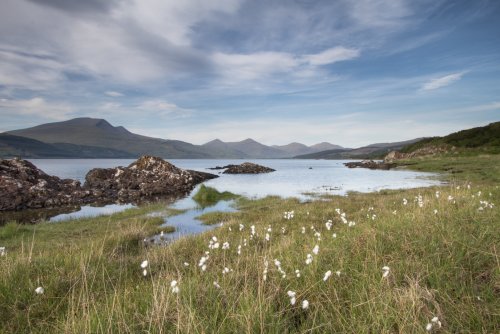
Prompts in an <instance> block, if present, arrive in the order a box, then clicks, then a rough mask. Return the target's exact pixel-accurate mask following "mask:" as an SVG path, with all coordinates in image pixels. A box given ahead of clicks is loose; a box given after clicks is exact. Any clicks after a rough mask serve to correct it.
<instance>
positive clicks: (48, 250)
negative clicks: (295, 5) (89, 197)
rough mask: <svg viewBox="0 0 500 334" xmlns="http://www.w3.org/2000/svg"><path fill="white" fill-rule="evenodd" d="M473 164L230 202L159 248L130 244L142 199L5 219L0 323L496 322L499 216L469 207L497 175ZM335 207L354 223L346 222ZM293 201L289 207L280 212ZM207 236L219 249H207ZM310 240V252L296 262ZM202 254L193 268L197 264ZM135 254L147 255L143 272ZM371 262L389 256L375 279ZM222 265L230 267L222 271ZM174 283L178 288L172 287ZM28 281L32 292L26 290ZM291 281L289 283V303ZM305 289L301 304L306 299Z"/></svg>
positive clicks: (224, 328) (86, 326)
mask: <svg viewBox="0 0 500 334" xmlns="http://www.w3.org/2000/svg"><path fill="white" fill-rule="evenodd" d="M490 161H491V160H490ZM433 163H434V162H433ZM427 164H432V163H431V162H427ZM435 164H436V165H438V163H437V162H435ZM470 164H475V162H470ZM440 166H442V164H441V165H440ZM426 168H427V167H426ZM484 168H495V167H492V166H488V165H486V164H484V167H483V169H484ZM494 170H495V169H494ZM485 173H486V174H485V175H490V176H491V178H490V179H489V180H488V181H487V182H484V180H485V179H483V182H482V183H481V182H479V181H478V182H477V183H476V182H475V183H473V184H472V185H471V186H470V189H469V188H468V183H467V182H466V179H461V180H458V179H456V180H455V181H453V180H450V182H451V183H450V184H449V185H446V186H443V187H433V188H425V189H413V190H387V191H381V192H379V193H370V194H361V193H349V194H348V196H331V197H329V198H327V199H326V200H322V201H313V202H309V203H301V202H299V201H298V200H296V199H281V198H278V197H267V198H264V199H259V200H248V199H240V200H239V201H238V203H239V209H240V211H239V212H235V213H226V214H224V215H223V216H217V215H214V216H209V217H208V218H207V217H205V218H206V219H207V220H212V221H216V220H219V219H223V221H224V225H223V226H222V227H220V228H217V229H215V230H212V231H209V232H206V233H204V234H201V235H197V236H191V237H186V238H182V239H180V240H178V241H176V242H174V243H172V244H170V245H168V246H166V247H146V246H145V245H144V244H143V243H142V242H141V241H142V239H143V238H144V237H146V236H148V235H150V234H151V233H152V232H154V231H155V230H156V229H157V228H158V224H159V223H160V221H159V220H158V219H156V218H145V217H144V214H145V213H146V212H147V209H135V210H129V211H126V212H123V213H119V214H116V215H113V216H109V217H99V218H95V219H83V220H78V221H72V222H62V223H57V224H52V223H42V224H38V225H16V224H8V225H7V226H5V227H2V228H0V246H5V247H6V249H7V254H6V256H3V257H0V266H1V268H2V271H1V272H0V332H4V333H43V332H44V333H58V332H60V333H105V332H106V333H167V332H178V333H256V332H263V333H424V332H426V331H425V326H426V324H427V323H428V322H430V320H431V319H432V318H433V317H434V316H437V317H439V319H440V321H441V322H442V328H440V329H438V328H435V329H434V332H436V333H458V332H460V333H498V332H499V331H500V325H499V324H500V314H499V313H500V311H499V310H500V302H499V300H500V298H499V297H500V259H499V256H500V254H499V252H500V249H499V248H500V234H499V232H498V231H500V214H499V211H498V208H497V207H496V206H495V207H493V208H489V207H488V208H483V209H482V210H479V207H480V206H483V207H484V204H481V203H480V200H482V201H488V203H491V202H493V203H495V204H498V203H499V199H500V190H499V189H498V183H496V181H494V180H497V177H498V175H497V174H496V172H490V171H488V172H485ZM466 174H467V175H473V176H474V177H477V179H476V180H479V179H481V178H483V177H484V176H477V175H478V172H477V171H476V172H467V173H466V172H464V173H463V175H466ZM479 174H481V173H479ZM457 187H459V188H458V189H457ZM436 191H439V192H440V196H439V198H436V195H435V193H436ZM479 191H481V195H480V196H478V192H479ZM490 193H491V195H490ZM419 195H420V196H422V199H423V206H422V207H420V206H419V204H418V201H417V200H416V199H417V198H418V196H419ZM448 196H452V197H453V200H448ZM473 196H474V197H473ZM403 198H406V199H407V200H408V204H407V205H404V204H403ZM336 209H340V211H341V212H345V214H346V218H347V220H349V221H354V222H355V223H356V225H354V226H352V227H349V226H348V224H344V223H343V222H342V219H341V216H340V215H339V214H338V213H337V212H336ZM291 210H293V211H294V217H293V218H292V219H285V218H284V215H283V213H284V212H285V211H291ZM434 210H437V214H435V213H434ZM374 215H375V217H374ZM328 220H332V223H333V226H332V227H331V229H330V230H328V228H327V227H326V225H325V223H326V222H327V221H328ZM240 224H241V225H243V226H244V227H243V230H241V231H240ZM252 225H254V226H255V230H256V235H255V236H253V237H251V228H250V227H251V226H252ZM269 226H270V227H271V230H272V231H271V232H270V240H269V241H266V240H265V238H264V236H265V234H266V232H267V231H268V228H269ZM302 227H305V233H304V234H303V233H302ZM311 227H313V228H314V230H313V229H311ZM282 228H284V231H283V229H282ZM315 231H316V232H319V233H320V234H321V236H320V238H321V240H318V236H317V234H316V235H315ZM333 233H336V235H337V237H336V238H334V237H333ZM213 236H216V237H217V240H218V241H219V242H220V245H221V246H222V244H223V243H224V242H228V243H229V249H225V250H223V249H222V247H219V248H217V249H208V243H209V240H210V239H211V238H212V237H213ZM245 241H246V246H244V245H245ZM238 245H241V246H242V247H241V254H240V255H238V254H237V250H238ZM315 245H318V246H319V253H318V255H314V256H313V258H314V259H313V262H312V263H311V264H310V265H306V264H305V259H306V255H307V254H310V253H311V254H312V249H313V248H314V246H315ZM206 251H209V252H210V254H209V259H208V260H207V261H206V264H207V268H206V271H202V270H201V268H200V267H199V266H198V263H199V261H200V258H201V257H202V256H205V252H206ZM275 259H278V260H279V261H280V262H281V268H282V270H284V272H285V273H286V277H285V278H283V276H282V274H281V273H279V272H278V270H277V268H276V266H275V264H274V260H275ZM143 260H148V262H149V266H148V268H147V270H148V274H147V275H146V276H145V277H144V276H143V275H142V269H141V267H140V264H141V262H142V261H143ZM265 261H268V273H267V280H264V279H263V271H264V268H265V264H264V263H265ZM185 262H186V263H188V264H189V266H185V265H184V263H185ZM383 266H389V267H390V272H389V275H388V276H387V277H386V278H383V277H382V267H383ZM225 267H227V268H228V269H230V270H231V271H230V272H229V273H226V274H223V273H222V271H223V269H224V268H225ZM296 269H299V270H300V273H301V277H300V278H297V277H296V276H295V270H296ZM328 270H331V271H332V272H333V275H332V276H331V277H330V278H329V279H328V280H327V281H326V282H324V281H323V277H324V274H325V272H326V271H328ZM337 271H340V275H337V274H336V272H337ZM172 280H177V281H178V285H179V288H180V292H179V293H178V294H174V293H172V292H171V289H170V282H171V281H172ZM214 281H216V282H217V283H218V285H219V286H220V288H217V287H216V286H215V285H214ZM38 286H43V287H44V288H45V293H44V294H43V295H36V294H35V292H34V290H35V288H36V287H38ZM289 290H291V291H294V292H296V298H297V303H296V304H295V305H291V304H290V298H289V297H288V296H287V291H289ZM303 300H308V301H309V303H310V306H309V308H308V309H307V310H303V309H302V308H301V303H302V301H303Z"/></svg>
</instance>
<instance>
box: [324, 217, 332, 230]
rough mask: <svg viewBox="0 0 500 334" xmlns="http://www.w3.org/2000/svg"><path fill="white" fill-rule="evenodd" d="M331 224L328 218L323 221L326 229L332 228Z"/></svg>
mask: <svg viewBox="0 0 500 334" xmlns="http://www.w3.org/2000/svg"><path fill="white" fill-rule="evenodd" d="M332 225H333V222H332V221H331V220H328V221H327V222H326V223H325V226H326V229H327V230H328V231H330V229H331V228H332Z"/></svg>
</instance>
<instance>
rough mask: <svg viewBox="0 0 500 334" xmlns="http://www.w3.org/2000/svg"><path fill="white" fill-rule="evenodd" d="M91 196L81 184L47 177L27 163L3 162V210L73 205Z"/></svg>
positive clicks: (0, 192)
mask: <svg viewBox="0 0 500 334" xmlns="http://www.w3.org/2000/svg"><path fill="white" fill-rule="evenodd" d="M89 195H90V192H88V191H85V190H84V189H82V187H81V186H80V182H78V181H75V180H69V179H64V180H63V179H60V178H58V177H56V176H50V175H47V174H46V173H44V172H43V171H41V170H40V169H38V168H36V167H35V165H33V164H32V163H31V162H29V161H27V160H21V159H10V160H0V210H22V209H27V208H45V207H55V206H64V205H70V204H74V203H81V202H83V201H84V200H85V198H87V197H89Z"/></svg>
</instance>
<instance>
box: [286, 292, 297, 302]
mask: <svg viewBox="0 0 500 334" xmlns="http://www.w3.org/2000/svg"><path fill="white" fill-rule="evenodd" d="M286 294H287V295H288V297H289V298H290V304H292V305H295V301H296V299H295V292H294V291H290V290H289V291H287V293H286Z"/></svg>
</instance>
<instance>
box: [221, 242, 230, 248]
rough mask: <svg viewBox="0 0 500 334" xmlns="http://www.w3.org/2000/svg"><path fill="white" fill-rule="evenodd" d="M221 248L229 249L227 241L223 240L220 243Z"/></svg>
mask: <svg viewBox="0 0 500 334" xmlns="http://www.w3.org/2000/svg"><path fill="white" fill-rule="evenodd" d="M222 249H229V242H227V241H226V242H225V243H223V244H222Z"/></svg>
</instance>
